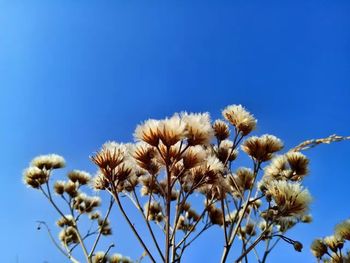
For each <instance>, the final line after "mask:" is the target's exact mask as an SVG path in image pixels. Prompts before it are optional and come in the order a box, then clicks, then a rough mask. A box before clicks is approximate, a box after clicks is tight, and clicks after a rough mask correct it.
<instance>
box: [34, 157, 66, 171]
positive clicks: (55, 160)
mask: <svg viewBox="0 0 350 263" xmlns="http://www.w3.org/2000/svg"><path fill="white" fill-rule="evenodd" d="M65 165H66V162H65V160H64V158H63V157H62V156H60V155H57V154H47V155H40V156H37V157H35V158H34V159H33V160H32V162H31V166H35V167H38V168H39V169H43V168H45V169H46V170H50V169H58V168H63V167H64V166H65Z"/></svg>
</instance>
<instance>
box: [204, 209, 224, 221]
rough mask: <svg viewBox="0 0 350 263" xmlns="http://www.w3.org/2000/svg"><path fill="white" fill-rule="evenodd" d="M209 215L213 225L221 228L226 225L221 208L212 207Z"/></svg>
mask: <svg viewBox="0 0 350 263" xmlns="http://www.w3.org/2000/svg"><path fill="white" fill-rule="evenodd" d="M208 215H209V218H210V221H211V223H212V224H214V225H219V226H222V225H223V224H224V218H223V213H222V210H221V209H220V208H217V207H215V206H214V205H212V206H210V208H209V209H208Z"/></svg>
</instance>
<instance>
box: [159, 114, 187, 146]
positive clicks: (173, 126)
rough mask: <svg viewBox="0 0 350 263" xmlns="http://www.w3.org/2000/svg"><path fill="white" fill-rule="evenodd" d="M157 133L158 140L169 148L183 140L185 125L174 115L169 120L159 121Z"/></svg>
mask: <svg viewBox="0 0 350 263" xmlns="http://www.w3.org/2000/svg"><path fill="white" fill-rule="evenodd" d="M158 132H159V138H160V140H161V141H162V142H163V144H164V145H165V146H167V147H169V146H172V145H174V144H176V143H178V142H179V141H181V140H182V139H184V138H185V136H186V123H185V122H184V121H182V119H181V118H180V116H179V115H178V114H175V115H174V116H172V117H171V118H169V119H168V118H166V119H165V120H162V121H160V123H159V129H158Z"/></svg>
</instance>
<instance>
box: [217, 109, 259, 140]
mask: <svg viewBox="0 0 350 263" xmlns="http://www.w3.org/2000/svg"><path fill="white" fill-rule="evenodd" d="M222 115H223V117H224V118H225V119H226V120H227V121H229V122H230V123H231V124H232V125H233V126H235V127H236V128H237V130H238V131H239V132H241V133H242V135H244V136H245V135H248V134H249V133H250V132H251V131H252V130H254V129H255V127H256V123H257V120H256V119H255V118H254V116H253V115H252V114H250V113H249V112H248V111H246V110H245V109H244V108H243V107H242V105H229V106H227V107H226V108H225V109H224V110H223V111H222Z"/></svg>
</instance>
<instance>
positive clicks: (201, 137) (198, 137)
mask: <svg viewBox="0 0 350 263" xmlns="http://www.w3.org/2000/svg"><path fill="white" fill-rule="evenodd" d="M182 120H183V122H184V123H185V124H186V137H187V142H188V145H191V146H194V145H208V144H210V141H211V139H212V138H213V136H214V130H213V128H212V127H211V124H210V116H209V113H199V114H195V113H190V114H188V113H186V112H185V113H183V114H182Z"/></svg>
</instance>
